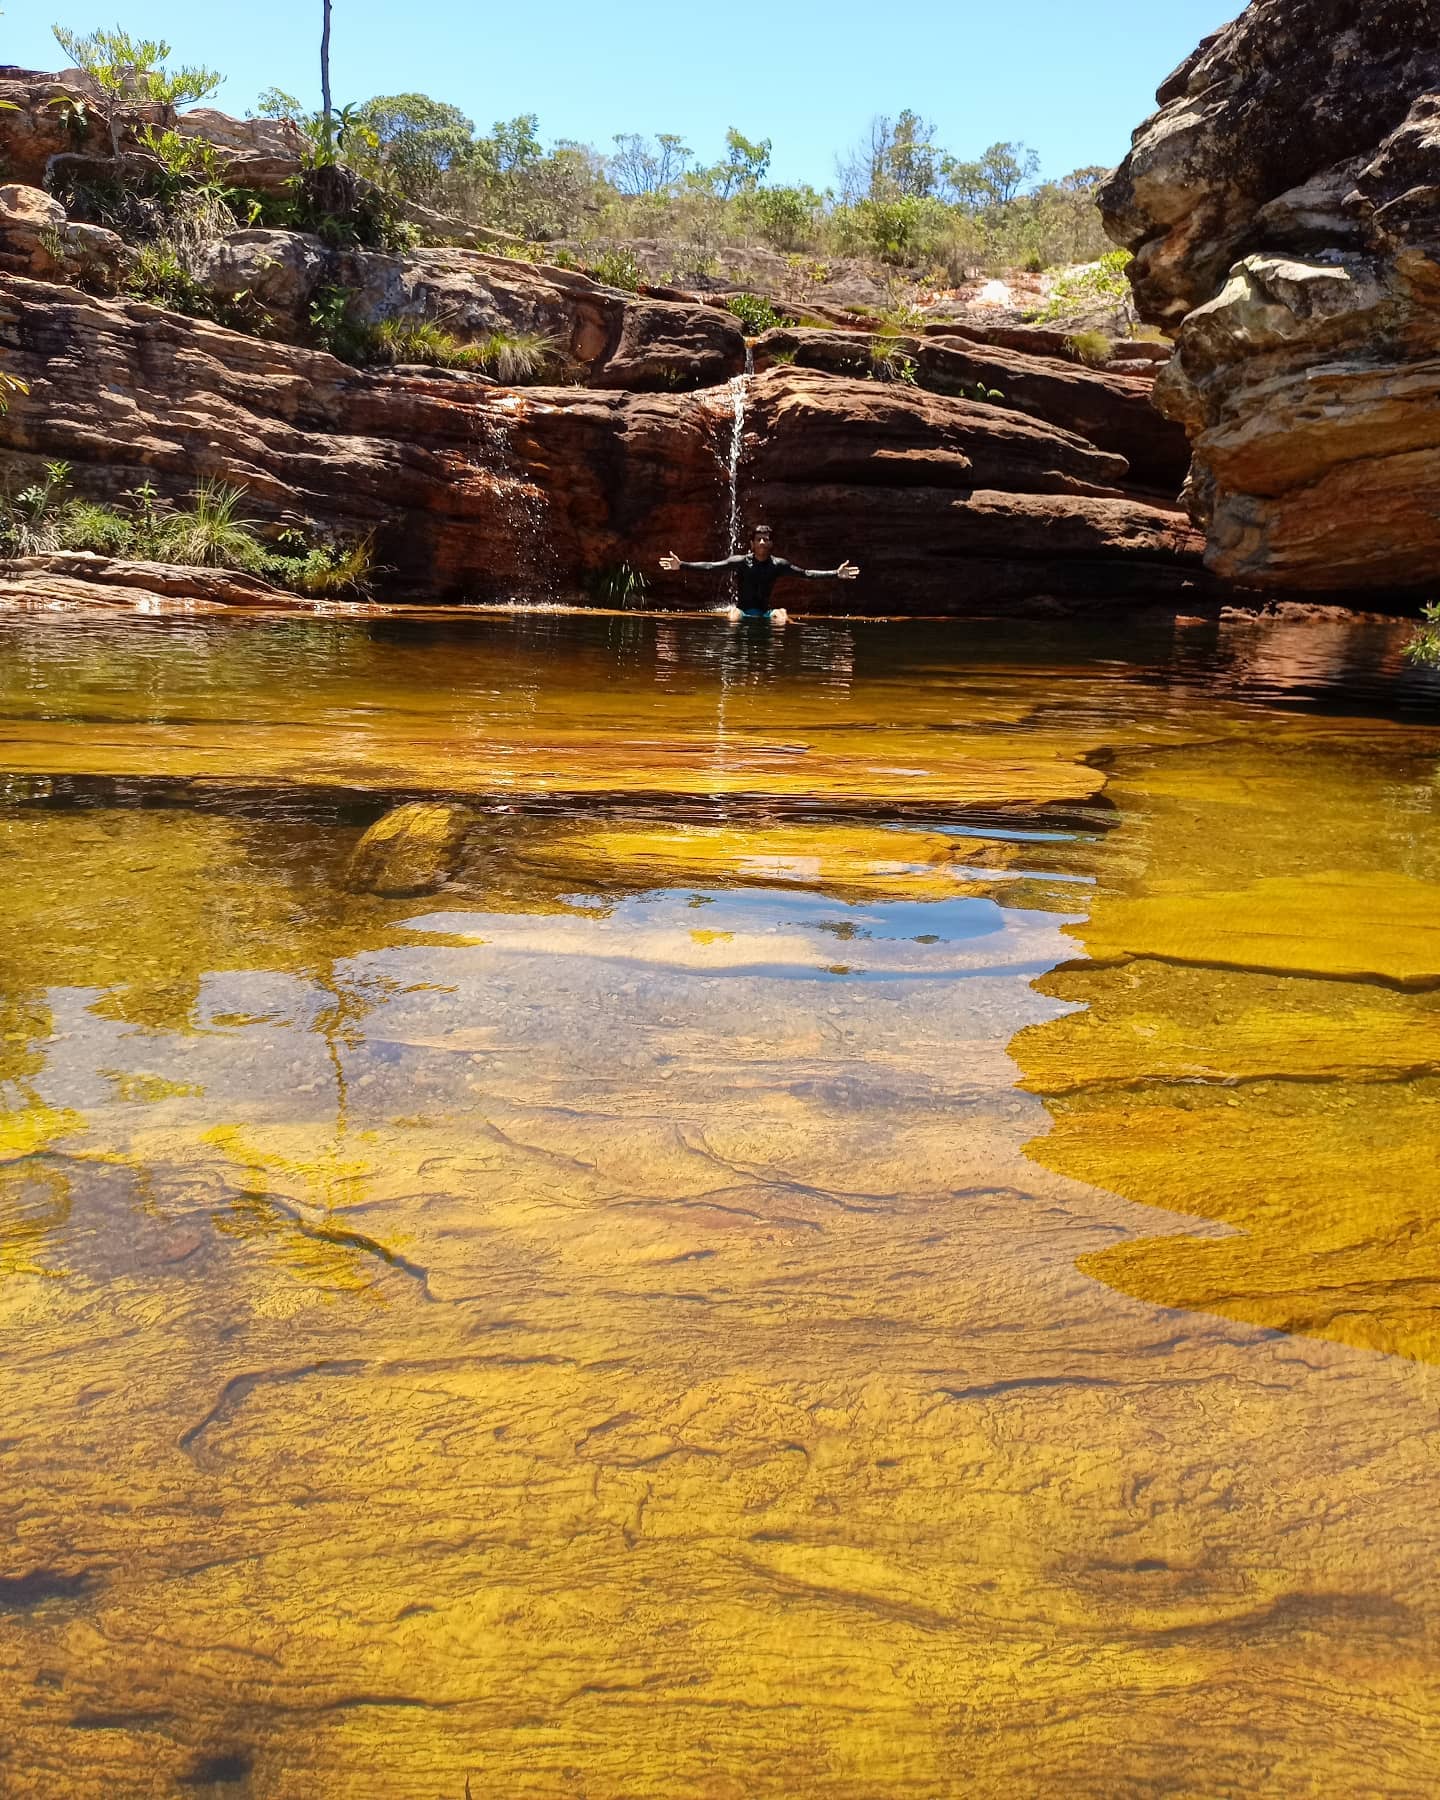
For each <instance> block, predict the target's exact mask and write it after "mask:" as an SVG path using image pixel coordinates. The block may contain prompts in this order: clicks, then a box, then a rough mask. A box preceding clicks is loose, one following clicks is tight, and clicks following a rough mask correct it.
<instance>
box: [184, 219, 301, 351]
mask: <svg viewBox="0 0 1440 1800" xmlns="http://www.w3.org/2000/svg"><path fill="white" fill-rule="evenodd" d="M329 261H330V253H329V252H328V251H327V250H326V248H325V246H324V245H323V244H322V243H321V242H320V240H319V238H317V237H313V236H311V235H310V234H309V233H308V232H303V231H266V230H251V231H234V232H231V233H230V235H229V236H228V237H223V238H220V239H218V240H217V241H216V242H215V243H213V244H207V245H206V246H205V248H204V250H203V251H201V253H200V256H199V258H198V266H197V269H196V275H197V279H198V280H200V281H201V282H202V283H203V284H204V286H205V288H206V290H207V291H208V292H209V293H210V294H212V295H213V296H214V297H215V298H216V299H217V300H236V299H238V298H239V297H240V296H241V295H242V294H248V295H249V296H250V298H251V299H252V300H254V301H255V302H256V304H257V305H259V306H261V307H263V308H264V310H265V312H266V313H267V314H268V315H269V316H270V318H271V319H272V320H275V321H278V322H280V323H282V324H284V325H286V326H288V327H289V328H291V329H292V330H298V329H299V327H300V325H301V324H302V323H303V321H304V320H305V318H306V316H307V313H308V309H309V305H310V301H311V300H312V299H313V297H314V294H315V290H316V288H318V287H319V285H320V283H321V281H322V280H323V279H324V276H325V271H326V269H327V267H328V265H329Z"/></svg>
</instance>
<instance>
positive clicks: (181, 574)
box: [0, 550, 315, 613]
mask: <svg viewBox="0 0 1440 1800" xmlns="http://www.w3.org/2000/svg"><path fill="white" fill-rule="evenodd" d="M97 606H99V607H113V608H115V609H117V610H119V611H124V612H147V611H159V610H166V611H177V612H187V613H214V612H226V611H229V610H230V609H232V608H234V607H237V606H239V607H246V608H249V609H251V610H260V611H264V612H313V611H314V610H315V603H314V602H313V601H311V600H304V599H301V598H300V596H299V595H297V594H291V593H287V592H286V590H285V589H284V588H277V587H275V586H274V585H273V584H272V583H271V582H268V581H264V580H262V579H261V578H260V576H258V575H246V574H243V573H242V572H241V571H239V570H237V569H208V568H195V567H186V566H181V565H178V564H176V563H157V562H129V561H125V560H123V559H122V558H119V557H111V556H97V555H96V554H94V552H92V551H89V550H51V551H47V552H45V553H44V554H42V555H38V556H17V557H12V558H10V559H9V560H8V561H5V560H0V609H4V610H13V609H17V608H34V607H43V608H45V609H46V610H47V611H63V610H65V609H66V608H68V607H83V608H86V609H90V608H94V607H97Z"/></svg>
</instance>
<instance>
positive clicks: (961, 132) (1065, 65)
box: [0, 0, 1241, 187]
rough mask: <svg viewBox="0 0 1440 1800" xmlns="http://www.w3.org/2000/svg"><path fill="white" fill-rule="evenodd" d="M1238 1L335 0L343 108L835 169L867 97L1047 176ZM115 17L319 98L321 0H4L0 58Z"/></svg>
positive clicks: (246, 94) (876, 109) (1109, 128)
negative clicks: (659, 140) (411, 112)
mask: <svg viewBox="0 0 1440 1800" xmlns="http://www.w3.org/2000/svg"><path fill="white" fill-rule="evenodd" d="M1240 8H1241V0H1165V4H1164V5H1161V6H1156V5H1155V4H1154V0H1089V4H1088V5H1084V6H1080V5H1077V4H1074V3H1073V0H1026V4H1025V5H1023V6H1019V5H1016V6H1006V5H1003V4H997V3H996V0H910V4H909V5H907V6H905V7H904V8H903V9H901V10H898V11H896V12H895V13H893V14H892V13H890V12H889V10H888V8H886V7H884V6H881V7H878V8H877V7H875V6H873V5H866V6H863V7H862V6H860V5H854V4H847V0H831V3H830V4H828V5H826V6H824V7H821V6H819V5H818V4H814V3H813V0H802V3H800V4H796V3H795V0H791V3H790V4H789V5H780V4H775V3H774V0H772V3H771V4H770V5H768V6H764V7H761V6H748V7H735V8H733V9H732V18H733V22H731V23H727V20H726V17H725V13H724V11H723V10H722V9H720V8H717V7H713V6H706V7H703V8H702V7H699V6H688V5H685V4H684V3H683V0H682V3H681V4H679V5H676V4H674V0H626V4H624V5H620V6H614V7H612V8H610V9H609V10H608V11H607V10H605V9H604V8H601V7H597V6H596V5H594V3H593V0H545V4H543V5H539V4H535V3H533V0H532V3H531V4H528V5H525V4H521V5H517V4H514V3H513V0H510V3H508V4H507V3H504V0H502V3H501V4H498V5H497V4H493V0H492V3H491V4H479V5H477V4H474V3H473V0H430V3H429V4H422V5H411V6H396V5H394V4H393V0H391V3H390V4H382V3H381V0H335V24H334V41H333V47H332V53H331V56H332V67H333V71H334V82H333V85H334V90H335V99H336V102H337V104H339V103H341V102H343V101H348V100H364V99H368V98H369V97H370V96H371V95H373V94H386V93H390V94H393V93H401V92H406V91H410V90H415V89H418V90H419V91H421V92H422V93H428V94H430V95H432V96H433V97H434V98H436V99H438V100H449V101H452V102H453V103H454V104H455V105H457V106H459V107H461V108H463V109H464V111H465V112H466V113H468V114H469V115H470V116H471V117H472V118H473V119H474V120H475V121H476V123H477V124H478V125H480V126H481V127H482V128H484V127H488V125H489V124H490V122H491V121H492V120H494V119H496V118H499V117H502V116H503V117H506V118H509V117H512V116H513V115H514V114H516V113H521V112H534V113H538V114H539V116H540V128H541V132H542V135H543V136H544V137H545V138H546V139H547V140H549V139H551V138H557V137H569V138H578V139H579V140H581V141H582V142H585V143H593V144H595V145H596V146H597V147H599V148H602V149H603V148H608V147H609V144H610V139H611V138H612V136H613V135H614V134H615V133H616V132H619V131H641V132H647V133H649V132H655V131H677V132H680V133H681V134H682V135H683V136H684V137H685V139H686V142H687V143H689V144H690V145H692V146H693V148H694V149H695V150H696V151H697V152H698V153H699V154H701V155H702V156H705V157H706V158H707V159H711V160H713V159H714V158H715V157H716V156H718V154H719V152H720V149H721V146H722V142H723V138H724V133H725V128H726V126H728V125H736V126H738V127H739V128H740V130H741V131H743V132H745V133H746V134H747V136H752V137H769V138H771V139H772V140H773V142H774V146H775V150H774V162H773V166H772V174H771V178H772V180H781V181H810V182H813V183H814V184H815V185H816V186H817V187H824V186H827V185H828V184H829V183H830V182H831V181H833V179H834V157H835V152H836V151H837V150H841V149H844V148H846V147H847V146H849V145H850V144H852V143H853V142H854V141H855V140H856V139H857V138H859V137H860V136H861V135H862V134H863V133H864V131H865V130H866V128H867V126H868V124H869V121H870V119H871V118H872V116H873V115H875V114H876V113H887V112H888V113H892V114H893V113H896V112H899V111H900V110H901V109H902V108H903V107H907V106H908V107H912V108H913V109H914V110H915V111H916V112H919V113H921V114H922V115H923V116H925V117H927V118H930V119H933V120H934V121H935V123H936V126H937V128H938V129H937V133H936V136H937V140H938V141H939V142H940V143H941V144H943V145H944V146H945V147H946V148H947V149H949V150H951V151H953V152H954V153H955V154H956V155H957V156H962V157H969V156H974V155H975V154H977V153H978V152H979V151H980V150H983V149H984V148H985V146H986V145H987V144H991V143H993V142H995V141H996V140H997V139H1000V138H1018V139H1022V140H1023V141H1024V142H1026V143H1028V144H1029V145H1030V146H1031V147H1032V148H1033V149H1035V150H1037V151H1038V152H1039V154H1040V157H1041V161H1042V164H1043V171H1044V173H1045V174H1046V175H1063V174H1065V173H1066V172H1067V171H1068V170H1070V169H1072V168H1077V167H1081V166H1083V165H1085V164H1088V163H1113V162H1117V161H1118V160H1119V159H1120V157H1121V156H1123V155H1124V153H1125V150H1126V148H1127V147H1128V144H1129V135H1130V131H1131V129H1132V128H1133V127H1134V126H1136V125H1138V124H1139V123H1140V121H1141V119H1143V118H1144V117H1145V116H1146V114H1147V113H1149V112H1150V111H1151V110H1152V107H1153V104H1154V92H1155V88H1156V86H1157V85H1158V84H1159V82H1160V81H1162V80H1163V79H1164V77H1165V76H1166V75H1168V74H1169V73H1170V71H1171V69H1173V68H1174V67H1175V65H1176V64H1177V63H1178V62H1179V61H1180V60H1181V58H1182V57H1184V56H1186V55H1188V53H1189V52H1190V51H1191V50H1192V49H1193V48H1194V46H1195V45H1196V43H1198V42H1199V40H1200V38H1201V37H1203V36H1204V35H1205V34H1206V33H1208V32H1211V31H1213V30H1215V28H1216V27H1217V26H1218V25H1220V24H1223V23H1224V22H1225V21H1226V20H1227V19H1228V18H1230V17H1232V16H1233V15H1234V14H1235V13H1236V12H1238V11H1239V10H1240ZM117 16H118V18H119V20H120V22H121V23H122V24H123V25H124V26H125V28H126V29H127V30H129V31H131V32H133V33H134V34H135V35H137V36H148V37H160V38H165V39H168V41H169V42H170V43H171V44H172V45H173V46H174V50H175V55H176V59H177V60H179V61H183V62H203V63H208V64H209V65H210V66H212V67H214V68H218V69H221V70H223V71H224V72H225V74H226V76H227V80H226V83H225V86H224V88H223V89H222V90H221V94H220V97H219V101H218V104H219V105H221V106H223V107H224V108H225V109H226V110H227V111H230V112H239V113H243V112H245V111H246V110H247V108H248V107H249V106H250V105H251V104H252V103H253V101H254V99H255V96H256V94H257V93H258V92H259V90H260V89H261V88H264V87H268V86H270V85H272V84H273V85H274V86H277V87H282V88H286V89H288V90H289V91H290V92H292V93H295V94H298V95H299V96H300V97H301V98H302V99H305V100H314V99H315V98H316V97H317V95H318V85H319V77H318V74H317V73H316V68H317V61H318V53H317V46H318V41H319V30H320V4H319V0H303V3H302V0H247V3H246V4H244V5H233V6H232V5H227V6H217V5H205V4H200V5H197V4H195V0H106V3H105V4H103V5H102V4H101V3H100V0H88V3H87V0H73V4H71V3H68V0H9V4H8V6H7V7H6V11H5V16H4V17H3V18H0V61H5V62H11V63H19V64H21V65H24V66H27V67H30V68H40V69H50V68H54V67H55V66H56V64H57V63H58V62H59V61H61V60H63V59H62V57H61V55H60V52H59V50H58V48H57V46H56V45H55V42H54V40H53V38H52V37H51V35H50V29H49V28H50V24H51V21H52V20H58V21H59V22H60V23H62V24H66V25H71V26H74V27H76V28H78V29H80V30H89V29H91V28H92V27H93V26H95V25H97V24H101V23H105V24H111V23H113V22H114V20H115V18H116V17H117Z"/></svg>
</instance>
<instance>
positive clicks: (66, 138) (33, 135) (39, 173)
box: [0, 64, 304, 194]
mask: <svg viewBox="0 0 1440 1800" xmlns="http://www.w3.org/2000/svg"><path fill="white" fill-rule="evenodd" d="M124 111H125V123H124V125H123V126H121V127H120V128H119V137H120V147H121V149H122V150H123V151H126V152H127V153H129V152H133V151H135V150H136V148H137V144H136V139H135V137H134V134H133V130H132V129H131V128H132V127H135V128H142V129H143V127H144V126H146V125H155V126H161V127H166V126H173V128H174V129H175V130H176V131H178V132H179V133H180V134H181V135H182V136H184V137H196V138H203V139H204V140H205V141H206V142H207V143H211V144H214V145H215V146H216V147H217V149H219V150H220V152H221V157H220V162H219V172H220V174H221V176H222V178H223V179H224V180H225V181H226V182H227V183H228V184H229V185H230V186H232V187H241V188H248V189H250V190H251V191H252V192H257V193H265V194H275V193H279V192H281V191H282V190H283V188H284V187H285V184H286V183H287V182H289V181H290V180H292V179H293V178H294V177H295V176H296V175H298V174H299V172H300V170H301V168H302V166H303V164H302V158H301V152H302V150H303V148H304V143H303V139H302V137H301V134H300V131H299V129H298V127H297V126H296V125H294V124H293V123H292V122H291V121H290V120H288V119H234V118H231V117H230V116H229V114H228V113H222V112H216V111H215V110H214V109H213V108H211V107H195V108H192V110H191V111H189V112H186V113H181V114H179V115H178V117H177V116H175V115H173V114H171V113H170V112H168V110H167V109H166V108H164V107H161V106H158V105H147V104H142V103H139V102H136V103H133V104H129V105H127V106H126V107H125V109H124ZM117 124H118V122H117ZM109 154H110V115H109V110H108V108H107V106H106V103H105V99H104V96H103V95H102V94H101V92H100V90H99V88H98V87H97V86H96V84H95V83H94V82H93V81H91V80H90V78H89V77H88V76H86V75H83V74H82V73H81V72H80V71H79V70H78V69H66V70H64V71H62V72H61V73H60V74H58V75H46V74H41V73H39V72H37V71H35V70H33V69H17V68H15V67H13V66H10V65H6V64H0V177H3V178H4V179H5V180H7V181H16V182H23V183H25V184H26V185H27V186H31V187H44V186H45V185H47V182H48V179H49V177H50V176H51V175H52V173H53V172H54V171H55V169H56V168H57V167H58V166H59V164H58V162H57V159H59V158H62V157H64V158H71V159H76V160H83V159H89V158H93V157H100V158H104V157H108V156H109Z"/></svg>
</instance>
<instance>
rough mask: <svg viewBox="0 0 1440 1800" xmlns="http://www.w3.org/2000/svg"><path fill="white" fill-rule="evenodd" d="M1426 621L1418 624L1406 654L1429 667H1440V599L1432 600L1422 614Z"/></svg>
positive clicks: (1412, 659) (1412, 660) (1407, 646)
mask: <svg viewBox="0 0 1440 1800" xmlns="http://www.w3.org/2000/svg"><path fill="white" fill-rule="evenodd" d="M1422 616H1423V617H1424V620H1425V623H1424V624H1423V625H1417V626H1416V628H1415V633H1414V635H1413V636H1412V637H1411V639H1410V642H1409V643H1408V644H1407V645H1406V646H1405V654H1406V656H1408V657H1409V658H1410V660H1411V662H1416V663H1420V664H1422V665H1424V666H1425V667H1427V668H1432V669H1440V600H1434V601H1431V603H1430V604H1429V605H1428V606H1427V607H1426V608H1425V609H1424V613H1423V615H1422Z"/></svg>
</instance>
